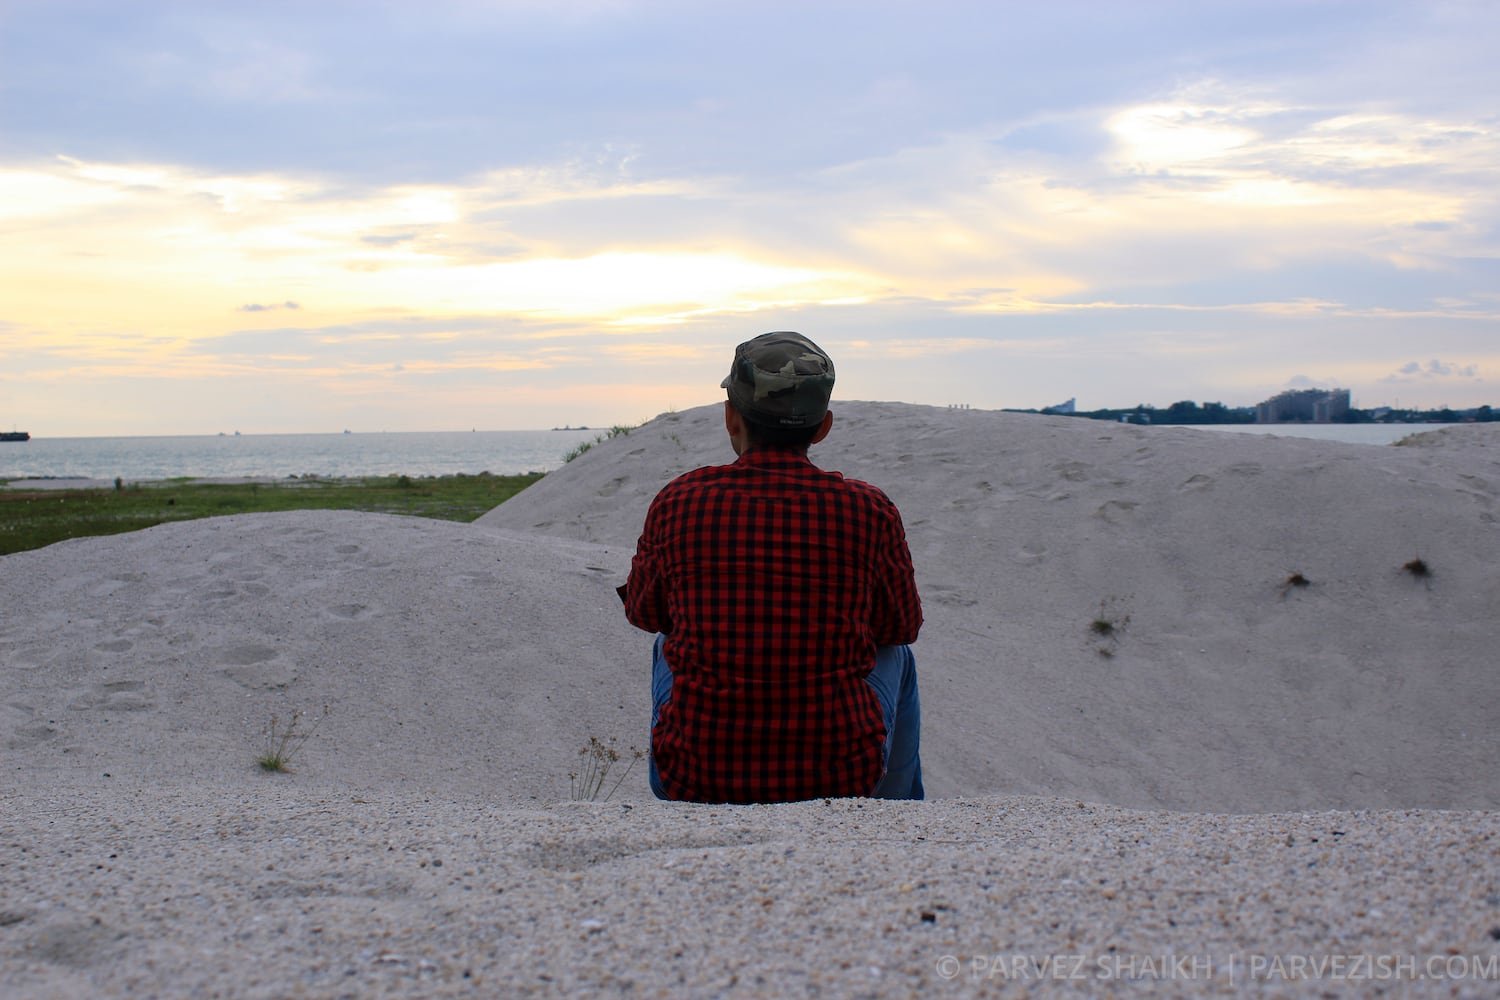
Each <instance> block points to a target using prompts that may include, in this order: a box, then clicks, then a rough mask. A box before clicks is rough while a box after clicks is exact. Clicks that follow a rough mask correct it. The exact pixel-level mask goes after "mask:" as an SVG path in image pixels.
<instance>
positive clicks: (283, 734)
mask: <svg viewBox="0 0 1500 1000" xmlns="http://www.w3.org/2000/svg"><path fill="white" fill-rule="evenodd" d="M328 711H329V709H328V706H327V705H324V706H323V714H322V715H320V716H318V719H317V721H316V722H314V723H313V725H312V728H311V729H309V730H307V732H305V733H304V732H299V731H298V729H297V723H299V722H301V721H302V710H301V709H300V708H298V709H293V711H292V717H291V718H290V719H289V720H288V721H287V724H286V727H285V728H282V726H281V719H280V717H279V716H277V715H272V716H271V721H270V723H269V724H268V725H267V726H266V749H265V752H264V753H262V754H261V755H260V756H259V757H257V758H256V760H255V763H257V764H259V765H260V769H261V770H262V771H271V772H274V773H283V772H287V771H290V770H291V763H292V758H293V757H294V756H296V754H297V751H299V750H301V749H302V744H304V743H306V742H307V741H308V739H309V738H311V736H312V734H313V733H315V732H317V731H318V727H319V726H320V725H322V724H323V720H324V719H326V718H328Z"/></svg>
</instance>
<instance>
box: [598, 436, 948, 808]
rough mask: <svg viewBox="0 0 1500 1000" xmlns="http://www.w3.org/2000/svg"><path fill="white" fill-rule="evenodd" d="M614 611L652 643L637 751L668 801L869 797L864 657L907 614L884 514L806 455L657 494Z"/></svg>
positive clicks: (874, 726)
mask: <svg viewBox="0 0 1500 1000" xmlns="http://www.w3.org/2000/svg"><path fill="white" fill-rule="evenodd" d="M625 615H626V617H627V618H629V619H630V621H631V623H632V624H634V625H636V626H638V627H640V628H643V629H645V630H647V631H649V632H662V633H665V634H666V637H667V638H666V644H665V647H664V652H665V655H666V659H667V663H668V665H669V666H670V667H671V668H672V674H673V678H672V697H671V700H670V702H669V703H668V704H667V705H666V706H664V707H663V709H662V711H661V715H660V718H659V719H658V720H657V724H656V728H655V730H654V731H653V733H652V739H651V751H652V754H653V755H654V756H655V758H656V766H657V769H658V771H659V773H660V775H661V782H662V786H663V788H664V790H665V791H666V792H667V795H668V797H670V798H673V799H683V800H687V801H693V802H785V801H793V800H797V799H809V798H819V797H823V796H849V795H868V794H869V793H870V792H871V791H873V790H874V788H875V785H876V783H877V782H878V781H879V780H880V776H881V773H880V772H881V762H880V755H881V745H882V743H883V741H884V739H885V724H884V721H883V719H882V717H881V711H880V702H879V701H878V700H877V699H876V697H875V693H874V691H873V690H872V689H871V688H870V686H869V685H868V684H867V683H866V682H865V677H866V675H868V674H869V672H870V669H871V667H873V666H874V663H875V649H876V647H877V646H885V645H898V644H902V643H909V642H912V641H914V640H915V639H916V637H917V631H918V630H919V629H920V628H921V625H922V604H921V600H920V599H919V598H918V596H917V586H916V581H915V579H914V578H913V573H912V563H911V552H910V551H909V550H908V548H907V545H906V533H905V531H904V529H903V528H902V524H901V515H900V513H899V512H898V511H897V510H896V506H895V504H893V503H891V501H890V500H889V499H888V498H887V497H886V495H885V494H884V493H882V492H881V491H880V490H878V489H876V488H875V487H874V486H871V485H869V484H868V483H862V482H859V481H858V480H853V479H845V478H844V477H843V476H842V475H840V474H839V473H837V472H825V471H823V470H821V469H819V468H817V467H816V466H815V465H813V464H812V463H811V462H810V461H808V459H807V456H806V455H805V454H801V453H798V452H794V451H787V450H783V449H769V448H754V449H751V450H749V451H747V452H745V454H744V455H742V456H741V457H740V459H739V460H738V461H737V462H735V463H734V464H733V465H724V466H712V467H709V468H703V469H697V470H695V471H693V472H689V473H687V474H686V475H683V476H680V477H678V478H677V479H675V480H673V481H672V482H670V483H668V484H667V485H666V486H665V487H664V488H663V489H662V491H661V492H660V493H658V494H657V496H656V499H655V500H653V501H652V503H651V509H650V511H649V512H648V513H647V515H646V525H645V529H644V530H643V532H642V534H641V540H640V543H639V544H638V546H637V548H636V554H635V559H634V561H633V562H632V563H631V568H630V580H629V583H628V585H627V587H626V594H625Z"/></svg>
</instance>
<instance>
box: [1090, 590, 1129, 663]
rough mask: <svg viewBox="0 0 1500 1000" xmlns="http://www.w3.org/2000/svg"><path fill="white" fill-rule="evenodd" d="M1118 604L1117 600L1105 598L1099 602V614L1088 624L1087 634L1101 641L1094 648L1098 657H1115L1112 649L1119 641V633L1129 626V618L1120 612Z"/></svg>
mask: <svg viewBox="0 0 1500 1000" xmlns="http://www.w3.org/2000/svg"><path fill="white" fill-rule="evenodd" d="M1119 603H1120V602H1119V598H1115V597H1106V598H1105V599H1104V600H1102V601H1100V602H1099V613H1098V614H1096V615H1095V616H1094V620H1093V621H1091V622H1089V634H1090V635H1092V636H1093V637H1095V638H1096V639H1099V640H1101V643H1100V645H1098V646H1096V647H1095V650H1096V651H1097V652H1098V653H1099V655H1100V656H1114V655H1115V650H1114V647H1115V644H1116V643H1118V642H1119V641H1120V633H1122V632H1124V631H1125V627H1126V626H1127V625H1129V624H1130V616H1129V615H1127V614H1122V613H1121V612H1120V610H1119Z"/></svg>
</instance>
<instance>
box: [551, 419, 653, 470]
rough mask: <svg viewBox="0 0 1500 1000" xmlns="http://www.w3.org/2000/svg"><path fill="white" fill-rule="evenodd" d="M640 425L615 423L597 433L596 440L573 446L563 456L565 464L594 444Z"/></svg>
mask: <svg viewBox="0 0 1500 1000" xmlns="http://www.w3.org/2000/svg"><path fill="white" fill-rule="evenodd" d="M639 426H640V424H615V425H614V426H613V427H611V428H610V429H609V430H607V431H605V432H604V433H603V434H597V435H595V436H594V440H592V441H581V442H579V444H578V445H577V447H575V448H573V450H571V451H569V452H568V453H567V454H566V455H564V456H563V464H564V465H566V464H567V463H569V462H571V461H573V459H575V458H577V457H578V456H579V455H582V454H583V453H584V452H586V451H588V450H589V449H590V448H592V447H594V445H596V444H603V443H604V442H605V441H608V440H610V439H611V438H617V437H624V436H625V435H627V434H629V433H630V432H631V431H633V430H635V429H636V428H637V427H639Z"/></svg>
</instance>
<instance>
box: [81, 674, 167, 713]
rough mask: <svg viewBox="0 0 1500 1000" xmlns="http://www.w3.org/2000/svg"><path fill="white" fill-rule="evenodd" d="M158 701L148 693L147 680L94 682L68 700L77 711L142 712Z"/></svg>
mask: <svg viewBox="0 0 1500 1000" xmlns="http://www.w3.org/2000/svg"><path fill="white" fill-rule="evenodd" d="M155 704H156V703H155V702H153V701H152V700H151V698H150V697H149V696H148V695H147V693H146V682H145V681H107V682H105V683H102V684H92V685H90V686H89V687H87V688H85V689H84V690H83V691H81V692H79V693H78V694H77V695H75V696H74V698H73V700H72V701H70V702H68V708H70V709H72V710H73V711H75V712H140V711H144V710H145V709H148V708H151V707H152V706H153V705H155Z"/></svg>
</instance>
